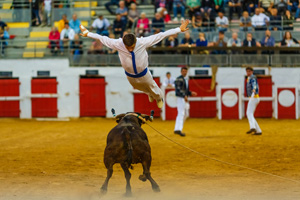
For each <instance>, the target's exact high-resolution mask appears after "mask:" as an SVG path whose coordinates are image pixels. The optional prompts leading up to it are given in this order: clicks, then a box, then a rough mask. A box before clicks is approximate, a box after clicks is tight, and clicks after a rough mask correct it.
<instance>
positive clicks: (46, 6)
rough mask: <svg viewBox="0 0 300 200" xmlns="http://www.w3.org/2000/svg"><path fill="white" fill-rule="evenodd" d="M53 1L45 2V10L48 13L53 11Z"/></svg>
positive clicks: (47, 0)
mask: <svg viewBox="0 0 300 200" xmlns="http://www.w3.org/2000/svg"><path fill="white" fill-rule="evenodd" d="M51 1H52V0H44V4H45V7H44V8H45V10H47V11H51Z"/></svg>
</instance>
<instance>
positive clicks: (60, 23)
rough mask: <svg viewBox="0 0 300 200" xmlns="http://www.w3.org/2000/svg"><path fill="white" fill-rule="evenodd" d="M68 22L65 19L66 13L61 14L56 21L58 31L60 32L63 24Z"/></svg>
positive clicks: (63, 26)
mask: <svg viewBox="0 0 300 200" xmlns="http://www.w3.org/2000/svg"><path fill="white" fill-rule="evenodd" d="M66 23H69V21H68V19H67V15H66V14H63V15H62V18H61V20H59V21H58V27H57V28H58V32H60V33H61V31H62V30H63V29H64V28H65V24H66Z"/></svg>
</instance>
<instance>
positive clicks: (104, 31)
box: [91, 15, 110, 36]
mask: <svg viewBox="0 0 300 200" xmlns="http://www.w3.org/2000/svg"><path fill="white" fill-rule="evenodd" d="M109 26H110V23H109V21H108V20H107V19H106V18H104V17H103V15H99V16H98V18H97V19H95V21H94V22H93V24H92V27H91V31H93V29H96V30H97V31H96V32H97V34H100V35H105V36H108V35H109V32H108V28H109Z"/></svg>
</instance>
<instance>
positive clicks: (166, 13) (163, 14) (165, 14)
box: [157, 7, 171, 23]
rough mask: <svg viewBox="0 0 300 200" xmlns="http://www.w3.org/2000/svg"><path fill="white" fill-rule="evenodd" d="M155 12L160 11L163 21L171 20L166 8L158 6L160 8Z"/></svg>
mask: <svg viewBox="0 0 300 200" xmlns="http://www.w3.org/2000/svg"><path fill="white" fill-rule="evenodd" d="M157 12H159V13H160V15H161V16H162V18H163V19H164V22H165V23H169V22H171V16H170V15H169V13H168V11H167V9H166V8H163V7H160V8H158V9H157Z"/></svg>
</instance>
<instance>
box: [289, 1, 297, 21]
mask: <svg viewBox="0 0 300 200" xmlns="http://www.w3.org/2000/svg"><path fill="white" fill-rule="evenodd" d="M287 4H288V10H289V11H290V12H291V13H292V11H296V14H295V19H297V18H299V14H300V5H299V1H298V0H287Z"/></svg>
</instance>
